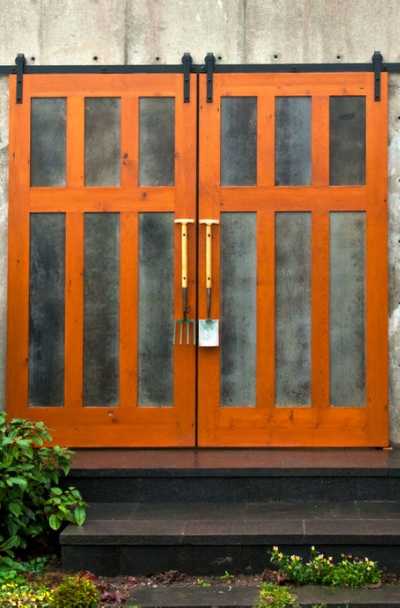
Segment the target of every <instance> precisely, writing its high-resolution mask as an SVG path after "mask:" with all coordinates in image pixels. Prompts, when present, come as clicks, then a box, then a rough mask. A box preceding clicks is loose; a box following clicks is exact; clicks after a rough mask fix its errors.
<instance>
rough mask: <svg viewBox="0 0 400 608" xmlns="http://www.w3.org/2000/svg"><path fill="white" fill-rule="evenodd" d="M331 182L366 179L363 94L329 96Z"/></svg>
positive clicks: (349, 183) (361, 180) (352, 183)
mask: <svg viewBox="0 0 400 608" xmlns="http://www.w3.org/2000/svg"><path fill="white" fill-rule="evenodd" d="M330 183H331V184H332V185H354V184H364V183H365V97H331V98H330Z"/></svg>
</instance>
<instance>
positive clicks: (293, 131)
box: [275, 97, 311, 186]
mask: <svg viewBox="0 0 400 608" xmlns="http://www.w3.org/2000/svg"><path fill="white" fill-rule="evenodd" d="M275 111H276V117H275V122H276V125H275V130H276V133H275V184H276V185H277V186H299V185H304V184H310V182H311V99H310V97H277V98H276V110H275Z"/></svg>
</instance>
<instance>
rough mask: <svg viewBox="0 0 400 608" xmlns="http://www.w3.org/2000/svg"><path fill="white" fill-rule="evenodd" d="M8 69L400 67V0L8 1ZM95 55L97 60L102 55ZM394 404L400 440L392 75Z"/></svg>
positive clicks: (398, 160) (398, 171) (398, 93)
mask: <svg viewBox="0 0 400 608" xmlns="http://www.w3.org/2000/svg"><path fill="white" fill-rule="evenodd" d="M0 9H1V15H2V19H1V21H0V64H11V63H13V62H14V59H15V56H16V54H17V53H18V52H23V53H25V55H26V56H27V58H28V62H29V63H35V64H49V63H51V64H66V63H69V64H71V63H77V64H80V63H83V64H95V63H98V64H105V63H107V64H109V63H125V62H126V63H179V61H180V58H181V56H182V53H183V52H184V51H190V52H191V53H192V56H193V58H194V61H195V62H199V63H200V62H202V60H203V58H204V55H205V53H206V52H208V51H213V52H214V53H215V54H216V55H217V56H218V57H219V58H220V59H219V61H222V62H226V63H240V62H243V63H247V62H253V63H257V62H273V61H275V62H277V63H279V62H321V61H323V62H328V61H329V62H330V61H333V62H335V61H339V62H340V61H345V62H352V61H369V60H370V58H371V55H372V52H373V51H374V50H380V51H381V52H382V53H383V56H384V59H385V60H387V61H400V38H399V32H400V0H374V1H373V2H372V1H371V0H0ZM95 58H96V59H95ZM7 103H8V100H7V84H6V81H5V79H4V78H3V79H1V78H0V395H1V399H0V401H1V402H2V403H4V396H3V394H4V364H5V322H6V241H7V204H8V203H7V140H8V132H7ZM389 174H390V182H389V191H390V197H389V213H390V251H389V259H390V374H391V375H390V404H391V418H392V428H391V435H392V440H393V442H396V443H400V370H399V367H400V253H399V252H400V210H399V209H400V205H399V203H400V77H398V76H392V77H391V78H390V156H389Z"/></svg>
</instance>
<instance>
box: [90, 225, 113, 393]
mask: <svg viewBox="0 0 400 608" xmlns="http://www.w3.org/2000/svg"><path fill="white" fill-rule="evenodd" d="M84 292H85V338H84V340H85V348H84V358H85V360H84V401H85V405H115V404H116V403H117V402H118V395H119V390H118V389H119V356H118V351H119V214H118V213H86V214H85V290H84Z"/></svg>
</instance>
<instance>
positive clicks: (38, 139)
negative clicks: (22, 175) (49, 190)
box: [31, 97, 66, 186]
mask: <svg viewBox="0 0 400 608" xmlns="http://www.w3.org/2000/svg"><path fill="white" fill-rule="evenodd" d="M65 107H66V104H65V99H62V98H56V97H54V98H46V97H43V98H35V99H32V105H31V186H65V128H66V127H65V123H66V121H65V113H66V112H65Z"/></svg>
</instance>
